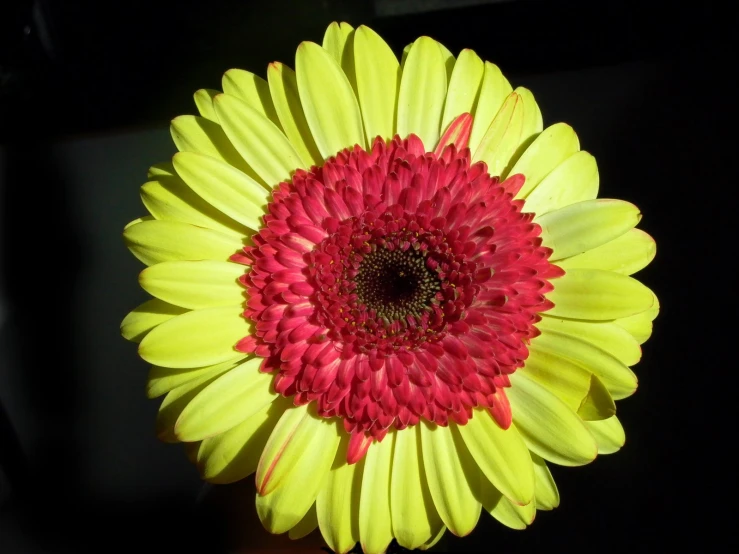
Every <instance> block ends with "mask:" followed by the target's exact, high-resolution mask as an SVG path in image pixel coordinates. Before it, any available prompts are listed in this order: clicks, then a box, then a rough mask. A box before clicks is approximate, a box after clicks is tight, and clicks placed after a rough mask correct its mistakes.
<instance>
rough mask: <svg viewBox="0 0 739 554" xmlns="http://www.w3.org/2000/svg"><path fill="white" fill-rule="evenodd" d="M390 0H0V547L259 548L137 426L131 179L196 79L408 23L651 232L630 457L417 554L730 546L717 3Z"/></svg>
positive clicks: (723, 68) (181, 461) (186, 469)
mask: <svg viewBox="0 0 739 554" xmlns="http://www.w3.org/2000/svg"><path fill="white" fill-rule="evenodd" d="M406 3H407V4H408V3H410V4H415V5H416V7H417V8H418V9H419V10H420V11H416V12H415V13H406V14H395V15H392V14H387V12H386V11H385V12H382V11H381V10H379V9H378V7H381V6H380V2H378V3H377V4H375V3H374V2H372V1H370V0H361V1H350V0H323V1H319V0H310V1H308V0H306V1H298V0H271V1H269V2H252V1H248V0H239V1H235V0H226V1H211V2H185V1H175V0H166V1H155V0H148V1H141V0H128V1H121V0H110V1H107V2H100V1H93V0H66V1H59V2H52V1H30V0H29V1H20V2H17V1H16V2H13V1H12V0H10V1H8V2H7V3H6V4H4V7H3V8H2V10H0V11H1V13H0V26H1V27H0V553H2V554H11V553H12V554H15V553H26V552H28V553H36V552H48V553H57V552H72V553H77V552H80V553H83V552H85V553H86V552H103V551H105V552H119V551H120V552H124V551H129V550H134V551H144V552H148V551H156V550H160V551H162V550H163V551H165V552H178V553H189V552H207V553H209V554H210V553H213V554H218V553H221V552H227V551H230V552H233V551H236V549H239V548H240V549H242V550H241V551H248V548H249V547H252V548H253V547H255V546H258V545H263V546H265V547H266V548H274V547H275V545H274V543H269V542H268V541H269V537H268V536H267V535H266V533H265V532H264V531H262V530H261V528H260V526H259V524H258V523H255V518H254V515H253V511H254V509H253V498H252V496H251V495H252V490H251V489H252V485H251V483H250V481H251V480H250V479H247V481H248V482H244V483H242V484H240V485H237V486H232V487H218V488H217V489H215V490H210V489H204V488H203V486H202V484H201V483H200V481H199V479H198V477H197V475H196V472H195V470H194V468H192V467H191V466H190V464H189V462H188V461H187V460H186V458H185V456H184V453H183V452H182V450H181V448H180V447H178V446H173V445H165V444H163V443H159V442H158V441H157V440H156V438H155V437H154V418H155V414H156V410H157V406H158V403H159V402H158V401H149V400H147V399H146V398H145V397H144V383H145V378H146V372H147V367H146V365H145V364H144V363H143V362H142V361H140V360H139V359H138V358H137V356H136V352H135V346H134V345H131V344H128V343H126V342H125V341H124V340H123V339H121V338H120V336H119V332H118V326H119V323H120V320H121V319H122V318H123V316H124V315H125V314H126V313H127V311H128V310H130V309H131V308H133V307H134V306H136V305H137V304H138V303H139V302H140V301H143V300H144V299H145V297H146V296H145V294H144V293H143V292H142V291H140V290H139V289H138V288H137V285H136V275H137V273H138V271H139V270H140V265H139V264H138V262H136V260H135V259H134V258H133V257H132V256H130V255H129V254H128V253H127V252H126V251H125V249H124V247H123V242H122V240H121V238H120V233H121V230H122V228H123V226H124V225H125V224H126V223H127V222H128V221H129V220H131V219H134V218H136V217H138V216H140V215H143V213H144V209H143V206H141V205H140V201H139V198H138V186H139V185H140V184H142V183H143V182H144V181H145V176H146V170H147V168H148V167H149V166H150V165H152V164H153V163H156V162H159V161H163V160H166V159H167V158H169V157H170V156H171V155H172V153H173V152H174V145H173V144H172V143H171V140H170V139H169V134H168V122H169V120H170V119H171V118H173V117H174V116H176V115H179V114H182V113H195V109H194V105H193V103H192V93H193V92H194V91H195V90H197V89H198V88H203V87H207V88H219V85H220V76H221V74H222V73H223V72H224V71H225V70H227V69H229V68H231V67H241V68H244V69H248V70H251V71H254V72H255V73H257V74H261V75H264V73H265V71H266V64H267V63H269V62H270V61H273V60H279V61H283V62H285V63H287V64H288V65H291V66H292V65H293V59H294V58H293V57H294V51H295V48H296V46H297V45H298V43H299V42H300V41H302V40H314V41H316V42H319V43H320V41H321V38H322V36H323V32H324V30H325V27H326V26H327V24H328V23H329V22H331V21H333V20H346V21H349V22H350V23H352V24H353V25H355V26H357V25H360V24H362V23H364V24H368V25H369V26H371V27H372V28H374V29H375V30H376V31H377V32H379V33H380V34H381V35H382V36H383V37H384V38H385V39H386V40H387V41H388V42H389V44H390V45H391V46H392V47H393V48H394V50H395V51H396V52H397V53H399V52H400V51H401V50H402V48H403V46H404V45H405V44H407V43H409V42H411V41H412V40H413V39H415V38H416V37H417V36H418V35H420V34H427V35H430V36H432V37H434V38H436V39H437V40H440V41H441V42H443V43H444V44H446V45H447V46H448V47H449V48H450V50H452V51H453V52H454V53H457V52H458V51H459V50H460V49H461V48H464V47H470V48H472V49H474V50H475V51H477V52H478V53H479V54H480V55H481V57H483V58H484V59H488V60H491V61H493V62H495V63H497V64H498V65H499V66H500V67H501V69H502V70H503V71H504V73H506V75H507V76H508V77H509V79H510V81H511V83H512V84H513V85H514V87H515V86H517V85H524V86H527V87H529V88H530V89H532V91H533V92H534V94H535V95H536V97H537V100H538V101H539V103H540V105H541V108H542V111H543V113H544V120H545V125H548V124H551V123H554V122H557V121H567V122H568V123H570V124H572V125H573V126H574V128H575V129H576V131H577V132H578V134H579V136H580V141H581V144H582V147H583V149H585V150H588V151H590V152H591V153H593V154H594V155H595V157H596V158H597V159H598V163H599V168H600V173H601V193H600V196H604V197H617V198H623V199H626V200H629V201H632V202H634V203H636V204H637V205H638V206H639V207H640V208H641V210H642V212H643V214H644V218H643V220H642V223H641V225H640V227H642V228H644V229H645V230H646V231H648V232H649V233H651V234H652V235H653V236H654V237H655V238H656V240H657V245H658V253H657V258H656V260H655V261H654V262H653V264H652V265H651V266H650V267H649V268H647V269H646V270H644V271H643V272H641V273H640V274H639V275H638V277H639V278H640V279H641V280H643V281H644V282H645V283H646V284H647V285H649V286H650V287H652V288H653V289H654V290H655V291H656V293H657V294H658V296H659V297H660V300H661V304H662V312H661V315H660V317H659V318H658V319H657V321H656V325H655V332H654V335H653V337H652V339H651V340H650V341H648V342H647V343H646V344H645V347H644V357H643V359H642V361H641V362H640V364H639V365H637V366H636V368H635V370H636V372H637V374H638V375H639V377H640V388H639V391H638V392H637V394H636V395H635V396H633V397H632V398H630V399H627V400H625V401H622V402H620V403H619V405H618V408H619V416H620V417H621V420H622V422H623V424H624V427H625V428H626V432H627V443H626V445H625V447H624V448H623V449H622V451H621V452H619V453H618V454H615V455H612V456H602V457H599V459H597V460H596V461H595V462H594V463H592V464H590V465H589V466H586V467H583V468H574V469H568V468H560V467H556V466H555V467H554V469H553V473H554V476H555V479H556V481H557V483H558V485H559V490H560V493H561V496H562V503H561V506H560V507H559V508H558V509H556V510H554V511H553V512H539V513H538V514H537V519H536V521H535V523H534V524H533V525H532V526H531V527H530V528H529V529H528V530H526V531H524V532H515V531H510V530H508V529H506V528H504V527H502V526H501V525H499V524H497V522H495V521H494V520H492V518H490V517H489V516H486V515H485V514H483V516H482V518H481V520H480V523H479V524H478V527H477V529H476V530H475V531H474V532H473V533H472V535H471V536H470V537H467V538H465V539H457V538H454V537H450V536H447V538H446V539H444V540H443V541H442V542H441V543H440V545H439V546H438V547H437V548H436V550H440V551H444V550H447V551H459V552H462V551H476V550H482V549H485V550H487V549H491V550H494V551H497V552H534V551H535V550H538V549H554V550H555V551H560V550H564V549H565V548H567V549H571V550H572V551H574V552H578V551H583V550H585V549H588V550H594V549H597V550H599V551H605V552H616V551H623V550H624V549H626V548H628V549H631V550H636V551H644V550H652V551H662V550H666V549H668V548H670V547H671V546H672V545H676V546H677V547H678V550H682V549H687V548H697V549H698V550H700V551H703V550H708V551H710V550H713V549H714V548H715V547H716V546H720V547H722V549H723V548H725V547H726V546H728V544H729V541H732V542H735V536H734V535H735V533H734V529H733V528H732V526H733V525H734V524H733V523H731V521H730V518H732V506H731V505H730V499H733V496H734V495H735V494H736V493H735V492H732V490H733V489H735V487H736V463H735V462H734V458H733V453H732V451H731V447H732V444H733V443H734V442H735V439H736V432H735V431H732V427H733V426H734V424H735V422H736V411H735V408H734V407H735V406H736V403H737V401H736V388H735V382H736V379H735V377H734V374H735V372H736V370H737V364H736V361H732V360H733V359H734V360H735V358H734V357H733V356H730V355H729V354H730V352H731V353H733V347H735V342H736V339H735V338H734V337H735V336H736V333H735V332H734V326H735V323H733V320H734V314H735V312H736V304H737V303H736V296H737V292H736V288H737V285H738V284H739V283H738V280H737V276H736V275H737V274H736V272H735V270H734V269H733V264H734V263H735V262H734V258H736V253H737V247H736V245H735V243H734V241H735V237H736V232H735V225H736V216H735V214H736V201H735V198H736V188H737V170H738V168H739V165H738V164H737V159H738V156H737V146H738V145H737V140H736V123H737V117H736V115H737V114H736V102H737V87H736V83H735V80H736V70H737V63H736V58H734V57H733V56H734V54H733V52H732V48H733V47H734V46H736V45H735V44H733V43H734V42H735V39H734V38H733V35H734V34H735V32H736V31H735V27H736V23H737V21H736V16H733V15H731V14H730V13H729V11H728V8H727V9H722V8H720V6H721V4H719V3H712V2H706V1H701V2H693V3H686V4H684V5H680V6H678V5H677V4H673V3H671V2H670V3H664V4H662V3H650V2H613V1H612V2H605V1H600V0H591V1H589V2H585V1H572V2H568V1H564V0H550V1H548V2H534V1H526V0H516V1H503V2H481V1H479V0H478V1H477V2H474V1H473V2H467V3H468V4H475V5H469V6H466V7H453V4H455V2H453V1H451V0H447V1H446V2H444V1H438V0H437V1H436V2H431V1H429V2H406ZM463 3H464V2H457V4H463ZM390 4H393V3H392V2H387V1H386V2H384V5H390ZM395 6H396V8H397V6H398V2H395ZM445 6H446V7H445ZM450 6H452V7H450ZM432 8H434V9H432ZM437 8H438V9H437ZM383 14H384V15H383ZM734 504H735V502H734ZM732 519H733V518H732ZM447 535H448V534H447ZM316 543H317V539H315V540H314V541H313V542H312V543H311V542H310V540H306V541H304V542H303V543H298V544H294V543H293V547H294V548H298V547H299V546H300V545H303V546H304V547H307V546H311V545H313V544H316ZM278 544H280V545H282V544H284V543H282V542H279V543H278Z"/></svg>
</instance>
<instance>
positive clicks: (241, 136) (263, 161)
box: [175, 94, 309, 217]
mask: <svg viewBox="0 0 739 554" xmlns="http://www.w3.org/2000/svg"><path fill="white" fill-rule="evenodd" d="M213 105H214V106H215V108H216V113H217V114H218V119H220V121H221V125H223V130H224V131H225V132H226V135H227V136H228V138H229V140H230V141H231V142H232V143H233V144H234V146H235V147H236V150H238V152H239V153H240V154H241V156H242V157H243V158H244V159H245V160H246V161H247V163H248V164H249V165H250V166H251V167H252V168H253V169H254V171H256V172H257V175H259V176H260V177H261V179H262V180H263V181H264V182H265V183H267V185H268V187H274V186H276V185H277V184H279V183H280V182H282V181H289V180H290V178H291V177H292V175H293V173H294V172H295V170H296V169H299V168H305V167H308V163H309V160H303V159H302V158H301V157H300V154H298V152H296V150H295V148H293V145H292V144H290V141H289V140H288V139H287V137H286V136H285V135H284V134H283V132H282V130H281V129H280V128H279V127H278V126H277V125H275V123H273V122H272V121H271V120H270V119H269V118H267V117H266V116H265V115H264V114H262V113H260V112H259V111H258V110H256V109H254V108H252V107H251V106H250V105H249V104H247V103H246V102H244V101H243V100H241V99H240V98H237V97H235V96H230V95H228V94H219V95H218V96H216V98H215V100H214V102H213ZM175 167H176V164H175ZM183 178H184V177H183ZM185 181H187V179H185ZM232 217H233V216H232Z"/></svg>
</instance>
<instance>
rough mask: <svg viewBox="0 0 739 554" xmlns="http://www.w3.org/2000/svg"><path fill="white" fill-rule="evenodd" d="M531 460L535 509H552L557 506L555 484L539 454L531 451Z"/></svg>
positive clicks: (557, 494)
mask: <svg viewBox="0 0 739 554" xmlns="http://www.w3.org/2000/svg"><path fill="white" fill-rule="evenodd" d="M531 461H532V462H534V478H535V480H536V493H535V494H536V509H537V510H553V509H554V508H556V507H557V506H559V491H558V490H557V484H556V483H555V482H554V478H553V477H552V473H551V472H550V471H549V468H548V467H547V464H546V462H545V461H544V460H543V459H542V458H541V457H540V456H537V455H536V454H534V453H533V452H532V453H531Z"/></svg>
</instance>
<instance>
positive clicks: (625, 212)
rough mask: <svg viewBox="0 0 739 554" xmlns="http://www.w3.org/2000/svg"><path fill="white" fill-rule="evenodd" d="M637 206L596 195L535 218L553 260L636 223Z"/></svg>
mask: <svg viewBox="0 0 739 554" xmlns="http://www.w3.org/2000/svg"><path fill="white" fill-rule="evenodd" d="M640 219H641V212H639V208H637V207H636V206H634V205H633V204H631V203H629V202H624V201H623V200H611V199H603V198H600V199H597V200H585V201H584V202H578V203H577V204H570V205H569V206H566V207H564V208H560V209H559V210H555V211H553V212H549V213H548V214H544V215H542V216H541V217H538V218H536V219H535V221H536V223H538V224H539V225H540V226H541V238H542V242H543V244H544V246H546V247H548V248H551V249H552V255H551V256H550V258H549V259H550V260H551V261H553V262H556V261H557V260H561V259H562V258H569V257H570V256H576V255H578V254H582V253H583V252H587V251H588V250H591V249H593V248H597V247H598V246H601V245H603V244H606V243H607V242H610V241H612V240H613V239H615V238H618V237H620V236H621V235H623V234H624V233H626V232H627V231H629V230H630V229H632V228H633V227H634V226H636V224H637V223H639V220H640Z"/></svg>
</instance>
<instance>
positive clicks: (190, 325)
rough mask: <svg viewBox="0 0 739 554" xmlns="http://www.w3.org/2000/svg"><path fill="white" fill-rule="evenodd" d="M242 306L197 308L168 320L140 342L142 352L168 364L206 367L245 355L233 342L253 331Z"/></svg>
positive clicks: (144, 355)
mask: <svg viewBox="0 0 739 554" xmlns="http://www.w3.org/2000/svg"><path fill="white" fill-rule="evenodd" d="M242 310H243V308H241V307H239V306H225V307H220V308H206V309H204V310H194V311H192V312H187V313H185V314H182V315H179V316H177V317H175V318H173V319H170V320H169V321H165V322H164V323H162V324H161V325H159V326H158V327H156V328H155V329H153V330H152V331H151V332H150V333H149V334H148V335H146V337H144V340H142V341H141V344H140V345H139V355H140V356H141V357H142V358H143V359H144V360H146V361H147V362H149V363H152V364H155V365H162V366H166V367H203V366H206V365H212V364H217V363H220V362H226V361H229V360H236V359H238V358H243V357H244V356H245V354H243V353H242V352H239V351H238V350H236V349H234V345H235V344H236V343H237V342H238V341H239V340H240V339H242V338H244V337H246V336H247V335H249V334H250V333H251V324H249V323H247V321H246V320H245V319H244V317H243V316H242V315H241V312H242Z"/></svg>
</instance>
